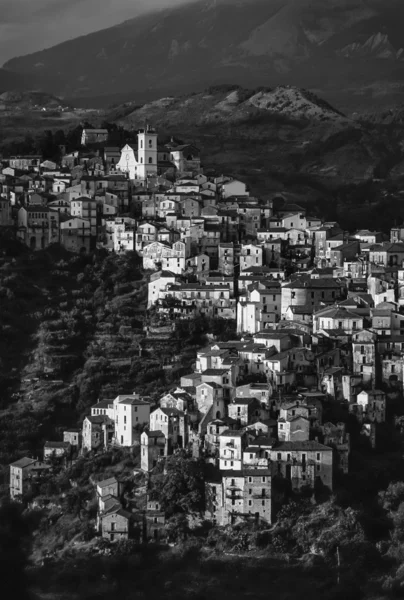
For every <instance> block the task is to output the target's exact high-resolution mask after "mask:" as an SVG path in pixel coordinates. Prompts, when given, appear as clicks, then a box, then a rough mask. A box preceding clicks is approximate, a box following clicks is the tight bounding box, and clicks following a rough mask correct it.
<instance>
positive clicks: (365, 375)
mask: <svg viewBox="0 0 404 600" xmlns="http://www.w3.org/2000/svg"><path fill="white" fill-rule="evenodd" d="M376 338H377V335H376V333H374V332H373V331H368V330H366V329H364V330H363V331H359V332H358V333H354V334H353V335H352V361H353V373H354V375H361V376H362V381H363V382H364V383H365V382H368V383H374V382H375V381H376Z"/></svg>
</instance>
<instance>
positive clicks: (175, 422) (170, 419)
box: [150, 407, 188, 454]
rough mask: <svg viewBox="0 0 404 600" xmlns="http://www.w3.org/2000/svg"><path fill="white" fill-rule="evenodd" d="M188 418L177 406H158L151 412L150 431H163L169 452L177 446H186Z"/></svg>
mask: <svg viewBox="0 0 404 600" xmlns="http://www.w3.org/2000/svg"><path fill="white" fill-rule="evenodd" d="M187 423H188V419H187V416H186V415H185V413H184V412H182V411H181V410H177V409H176V408H161V407H160V408H157V409H156V410H154V411H153V412H152V413H151V414H150V431H162V432H163V434H164V437H165V439H166V440H167V445H168V451H167V453H168V454H171V452H172V449H173V448H175V447H176V446H180V447H181V448H182V447H184V446H185V445H186V444H187V442H188V427H187Z"/></svg>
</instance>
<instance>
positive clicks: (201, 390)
mask: <svg viewBox="0 0 404 600" xmlns="http://www.w3.org/2000/svg"><path fill="white" fill-rule="evenodd" d="M196 405H197V409H198V411H199V412H200V413H201V414H202V415H205V414H206V413H207V412H208V411H209V410H211V411H212V415H213V416H214V418H215V419H220V418H222V417H224V416H225V414H226V408H225V401H224V396H223V387H222V386H221V385H220V384H218V383H215V382H214V381H210V382H202V383H200V384H199V385H197V386H196Z"/></svg>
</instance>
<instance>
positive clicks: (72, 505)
mask: <svg viewBox="0 0 404 600" xmlns="http://www.w3.org/2000/svg"><path fill="white" fill-rule="evenodd" d="M87 500H88V494H87V492H86V491H85V490H83V489H80V488H74V489H72V490H69V491H68V492H67V494H66V496H65V508H66V511H67V512H68V513H70V514H72V515H74V516H75V517H79V519H80V520H81V517H82V513H83V511H84V510H85V508H86V505H87Z"/></svg>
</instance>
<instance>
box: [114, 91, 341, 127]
mask: <svg viewBox="0 0 404 600" xmlns="http://www.w3.org/2000/svg"><path fill="white" fill-rule="evenodd" d="M107 118H108V119H109V120H112V121H118V122H119V123H120V124H122V125H125V126H126V127H132V128H133V127H140V126H142V125H143V124H144V122H145V121H150V122H152V123H153V124H163V125H166V126H174V127H178V126H180V125H181V124H182V125H183V126H184V127H192V126H200V125H208V124H213V123H217V124H224V123H226V124H229V125H232V124H236V123H238V122H254V121H257V120H259V119H264V120H265V119H269V121H273V122H275V121H276V120H279V121H280V122H289V121H291V122H293V121H298V122H300V121H304V122H307V123H310V122H322V123H329V124H330V125H346V124H347V123H348V122H349V119H347V118H346V117H345V116H344V115H343V114H342V113H341V112H339V111H338V110H336V109H335V108H333V107H332V106H331V105H330V104H328V103H327V102H325V101H324V100H322V99H320V98H318V97H317V96H316V95H314V94H312V93H311V92H308V91H307V90H303V89H299V88H295V87H292V86H278V87H276V88H274V89H270V88H262V89H260V90H258V91H256V90H247V89H243V88H241V87H238V86H231V85H219V86H212V87H211V88H208V89H207V90H206V91H205V92H201V93H200V94H191V95H189V96H182V97H166V98H160V99H159V100H154V101H152V102H149V103H146V104H144V105H143V106H137V107H136V106H133V105H131V104H126V105H123V106H121V107H118V108H117V109H115V110H113V111H112V112H110V113H109V114H108V116H107Z"/></svg>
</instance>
